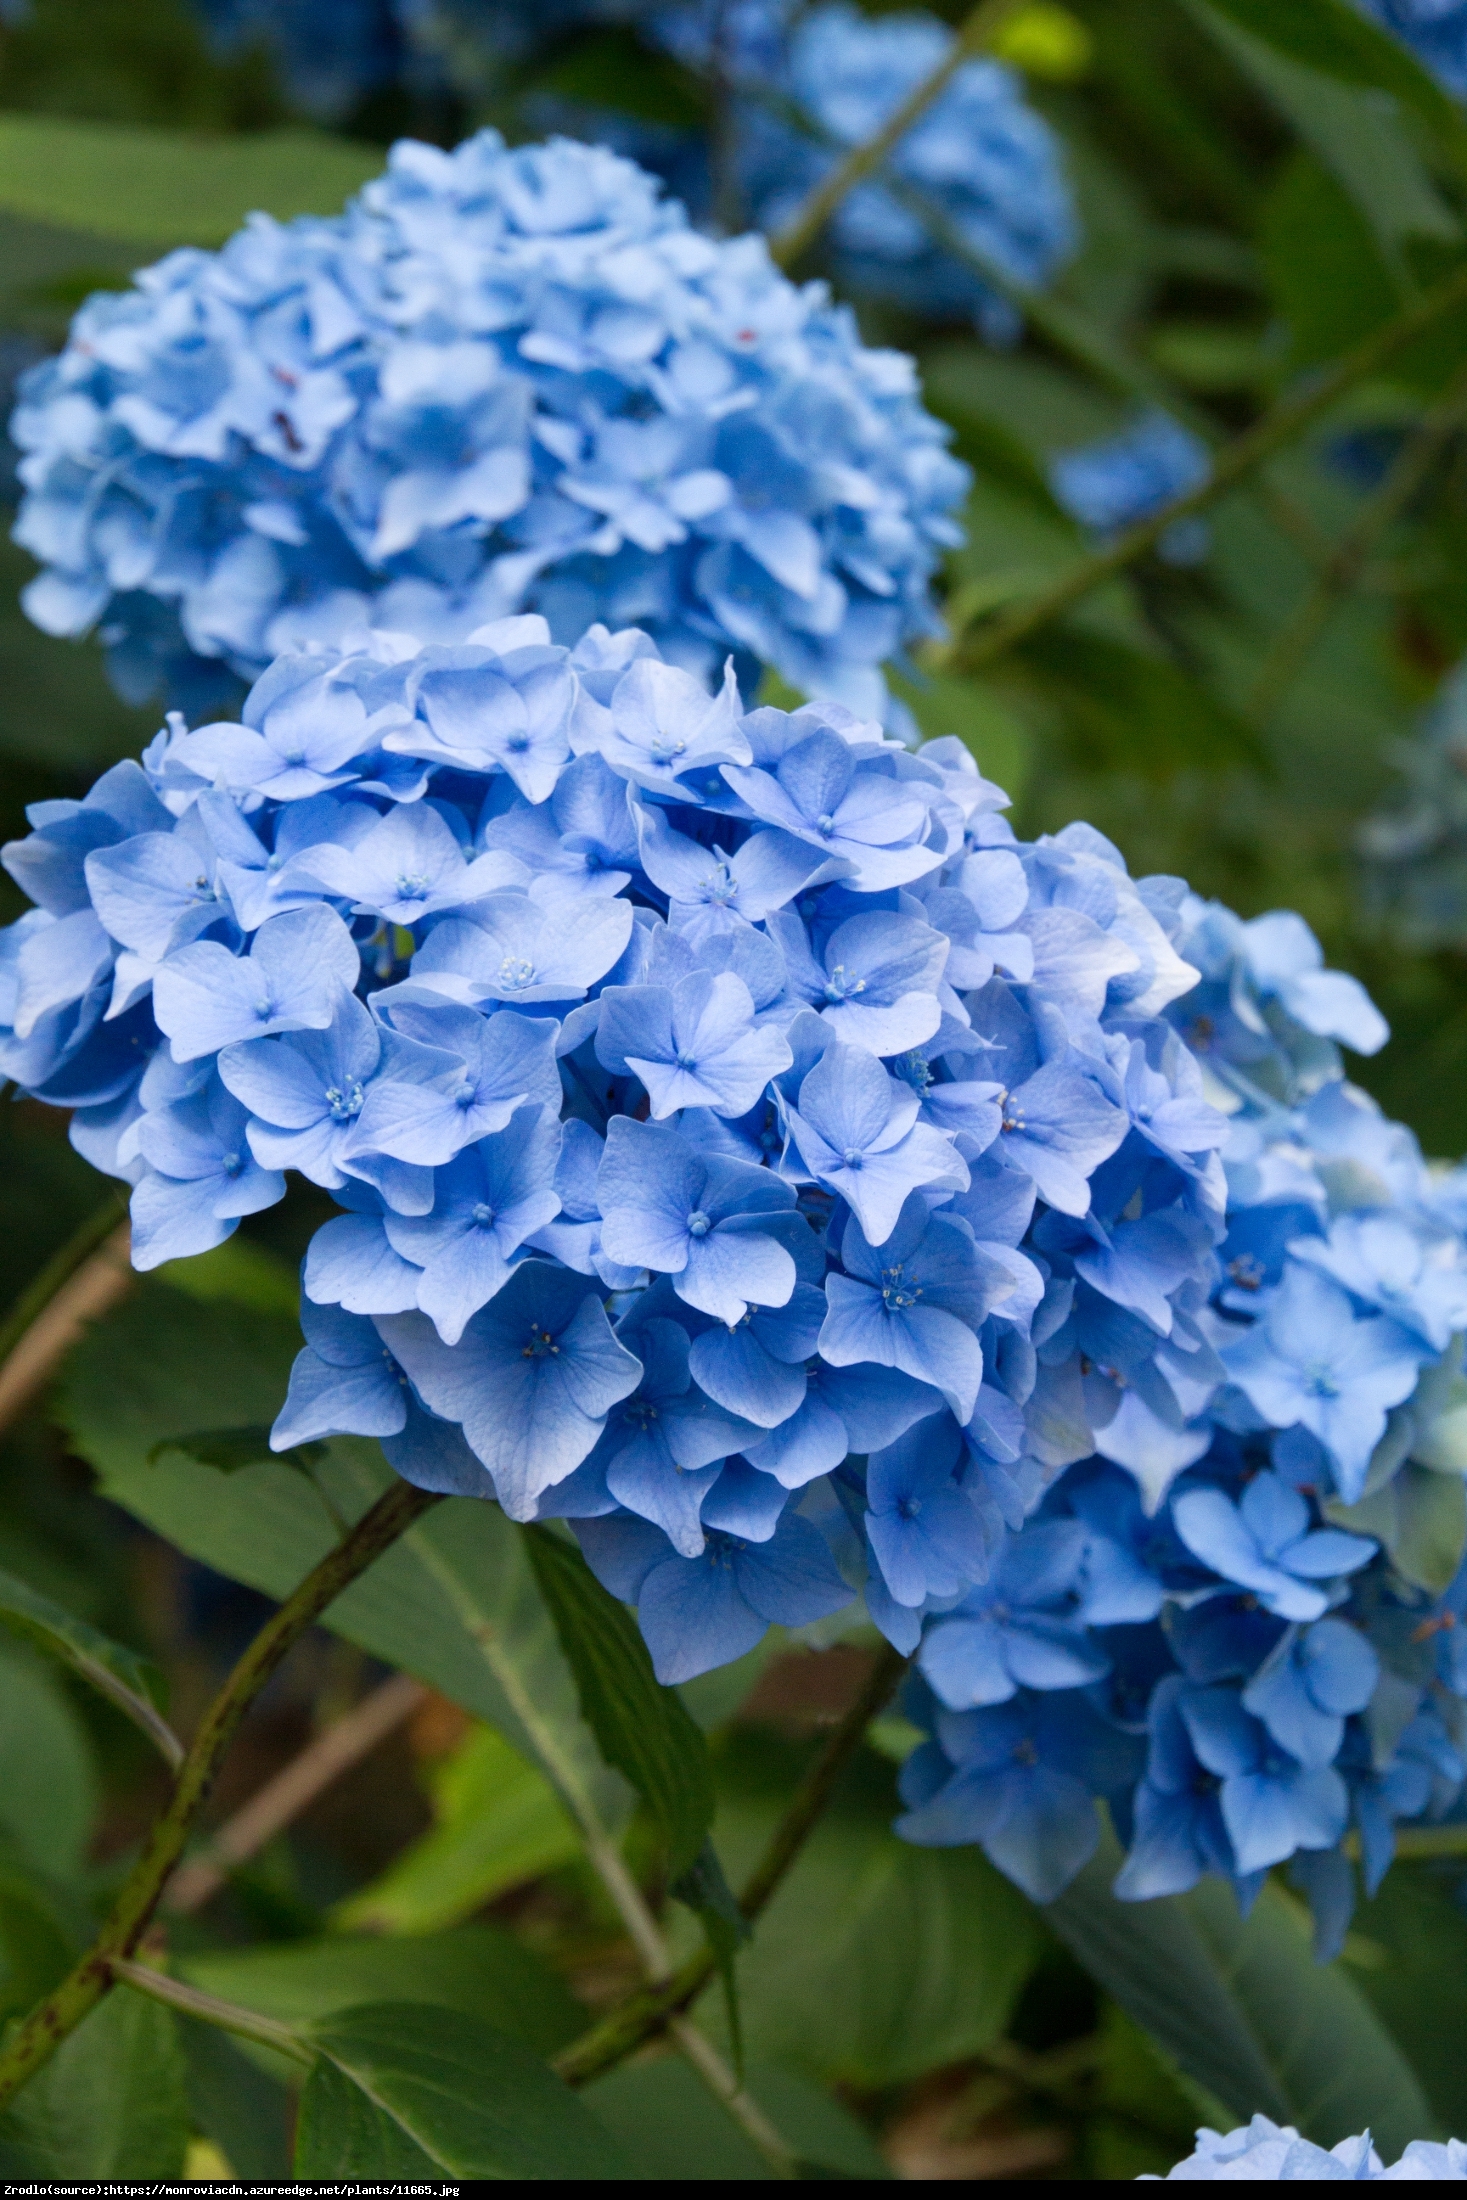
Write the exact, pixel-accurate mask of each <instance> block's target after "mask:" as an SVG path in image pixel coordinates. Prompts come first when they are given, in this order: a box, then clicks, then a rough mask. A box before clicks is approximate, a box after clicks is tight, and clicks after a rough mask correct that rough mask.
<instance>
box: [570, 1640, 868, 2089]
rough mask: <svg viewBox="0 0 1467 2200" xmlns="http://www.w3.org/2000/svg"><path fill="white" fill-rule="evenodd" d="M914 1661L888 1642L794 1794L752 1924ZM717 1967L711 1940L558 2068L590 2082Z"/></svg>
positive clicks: (755, 1895)
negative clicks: (903, 1655)
mask: <svg viewBox="0 0 1467 2200" xmlns="http://www.w3.org/2000/svg"><path fill="white" fill-rule="evenodd" d="M909 1663H910V1660H909V1659H907V1658H904V1657H902V1656H901V1654H900V1652H898V1651H896V1650H893V1649H891V1648H890V1647H889V1646H884V1647H883V1649H882V1652H881V1655H880V1656H879V1657H878V1658H877V1660H876V1662H875V1663H874V1665H873V1666H872V1668H871V1672H870V1674H869V1676H868V1678H867V1681H866V1685H865V1687H864V1688H863V1689H862V1690H861V1693H860V1695H859V1696H858V1697H857V1698H856V1701H855V1702H854V1703H853V1704H852V1705H851V1707H850V1709H849V1710H848V1711H847V1712H846V1714H845V1716H844V1718H842V1720H841V1722H840V1724H839V1725H838V1726H837V1727H836V1728H835V1729H834V1730H833V1732H832V1733H831V1735H830V1738H829V1740H828V1741H827V1742H826V1744H825V1747H824V1748H823V1749H822V1750H821V1752H820V1754H819V1756H818V1757H817V1758H816V1759H815V1762H814V1763H813V1764H812V1765H811V1767H810V1769H809V1771H808V1772H807V1773H806V1774H805V1776H804V1778H803V1779H802V1780H801V1782H800V1784H799V1786H798V1787H797V1788H796V1789H795V1792H794V1794H793V1796H792V1797H791V1798H790V1802H789V1805H788V1808H787V1809H786V1811H785V1814H784V1816H783V1817H782V1818H781V1819H780V1822H779V1824H778V1825H777V1826H776V1827H775V1829H774V1833H773V1835H772V1836H771V1838H770V1842H769V1846H768V1847H767V1848H766V1849H765V1851H764V1854H763V1855H762V1856H761V1857H760V1859H759V1862H758V1863H757V1864H756V1865H755V1867H754V1870H753V1872H752V1874H751V1875H750V1877H749V1879H748V1881H747V1882H746V1884H745V1886H744V1889H743V1892H742V1893H741V1894H740V1896H739V1908H740V1910H741V1911H742V1912H743V1914H744V1916H745V1918H746V1919H747V1920H748V1922H749V1923H750V1924H751V1925H752V1924H753V1922H754V1920H755V1919H756V1918H757V1917H758V1916H759V1915H760V1913H761V1912H762V1911H763V1910H764V1909H766V1908H767V1906H768V1904H769V1902H770V1900H771V1898H772V1897H773V1895H774V1894H775V1893H776V1891H777V1890H778V1888H779V1886H780V1883H781V1881H782V1880H783V1879H784V1877H785V1874H786V1873H787V1872H788V1871H789V1869H790V1866H791V1865H792V1864H793V1863H794V1861H795V1859H796V1857H797V1856H798V1855H799V1853H800V1851H801V1849H802V1848H803V1847H804V1845H805V1843H806V1841H807V1840H808V1839H809V1837H810V1835H811V1833H812V1832H813V1830H814V1828H815V1826H816V1824H817V1822H818V1821H819V1819H820V1817H821V1815H822V1813H823V1812H824V1809H825V1806H826V1804H827V1803H828V1802H829V1801H830V1797H831V1791H832V1789H833V1788H834V1787H835V1784H836V1781H837V1780H838V1779H839V1778H840V1776H841V1774H842V1772H844V1770H845V1768H846V1766H847V1764H848V1763H849V1762H850V1760H851V1758H852V1757H853V1756H854V1754H855V1752H856V1750H857V1749H858V1748H859V1747H860V1743H861V1738H862V1736H863V1735H864V1734H865V1732H866V1729H867V1727H868V1726H869V1725H870V1724H871V1721H872V1720H873V1719H874V1718H875V1717H876V1716H877V1715H878V1713H879V1712H880V1711H882V1710H883V1709H884V1708H885V1706H886V1705H887V1704H888V1703H889V1702H890V1701H891V1698H892V1696H893V1695H894V1694H895V1693H896V1688H897V1684H898V1682H899V1681H900V1680H901V1677H902V1675H903V1674H904V1673H905V1672H906V1670H907V1666H908V1664H909ZM715 1969H716V1963H715V1959H714V1956H713V1954H712V1952H711V1950H710V1949H708V1948H707V1947H706V1946H705V1947H703V1948H700V1949H699V1950H698V1952H697V1954H696V1955H692V1956H689V1958H688V1960H687V1962H686V1963H684V1964H682V1965H681V1966H680V1967H679V1968H678V1969H677V1970H676V1971H674V1972H673V1974H672V1976H671V1978H668V1979H664V1980H662V1981H661V1982H660V1983H658V1984H657V1985H655V1986H650V1987H646V1988H644V1989H643V1990H642V1992H640V1993H637V1994H633V1995H631V1996H630V1997H629V1998H628V1999H627V2000H626V2001H624V2002H623V2003H622V2005H621V2007H620V2008H619V2009H613V2010H612V2012H611V2014H610V2016H608V2017H603V2018H602V2020H601V2022H600V2023H599V2024H595V2025H593V2026H592V2027H591V2029H590V2031H589V2032H584V2033H583V2034H582V2035H581V2037H580V2039H578V2040H575V2041H573V2042H572V2043H571V2045H570V2046H569V2047H568V2048H566V2050H565V2052H564V2053H563V2054H562V2055H559V2056H557V2058H556V2063H555V2067H556V2069H557V2070H558V2071H559V2073H560V2075H561V2077H562V2078H564V2079H565V2081H566V2083H567V2084H568V2085H585V2084H586V2083H587V2082H588V2081H589V2080H590V2079H592V2078H599V2077H601V2076H603V2075H604V2073H605V2072H606V2071H608V2070H612V2069H614V2068H615V2066H616V2065H617V2064H618V2063H619V2062H624V2061H625V2060H626V2058H627V2056H628V2055H631V2054H633V2053H635V2051H636V2049H637V2048H639V2047H641V2046H642V2045H643V2043H644V2042H645V2041H647V2040H649V2039H651V2038H653V2037H654V2035H655V2034H657V2033H658V2032H661V2031H662V2030H664V2029H665V2027H666V2025H667V2024H668V2022H669V2020H670V2019H671V2018H673V2017H676V2016H680V2015H681V2014H682V2012H683V2010H685V2009H686V2008H688V2007H689V2005H690V2004H691V2003H692V2002H693V2001H695V2000H696V1999H697V1997H698V1995H699V1994H700V1993H701V1992H702V1990H703V1988H704V1987H705V1986H706V1985H707V1984H708V1982H709V1980H710V1979H711V1978H712V1976H713V1974H714V1971H715Z"/></svg>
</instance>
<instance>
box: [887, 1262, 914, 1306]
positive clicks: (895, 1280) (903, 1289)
mask: <svg viewBox="0 0 1467 2200" xmlns="http://www.w3.org/2000/svg"><path fill="white" fill-rule="evenodd" d="M881 1296H882V1298H883V1300H884V1301H885V1302H886V1306H887V1310H888V1312H890V1313H893V1314H900V1313H901V1312H902V1310H903V1309H904V1308H905V1307H908V1306H915V1305H916V1303H917V1301H918V1299H920V1298H921V1296H922V1286H921V1284H920V1283H916V1282H914V1281H913V1280H912V1279H911V1278H910V1277H909V1276H908V1275H907V1273H906V1269H905V1266H904V1264H903V1263H902V1262H901V1261H898V1262H897V1265H896V1266H895V1268H883V1269H882V1271H881Z"/></svg>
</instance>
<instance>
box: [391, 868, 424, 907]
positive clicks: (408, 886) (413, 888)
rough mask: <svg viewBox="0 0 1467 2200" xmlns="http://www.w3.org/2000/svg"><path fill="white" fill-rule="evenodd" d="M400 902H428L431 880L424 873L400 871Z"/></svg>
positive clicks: (398, 895) (398, 892) (398, 884)
mask: <svg viewBox="0 0 1467 2200" xmlns="http://www.w3.org/2000/svg"><path fill="white" fill-rule="evenodd" d="M396 886H397V898H398V900H399V901H426V900H427V898H428V887H429V880H428V877H427V874H426V873H425V872H423V871H399V872H398V874H397V879H396Z"/></svg>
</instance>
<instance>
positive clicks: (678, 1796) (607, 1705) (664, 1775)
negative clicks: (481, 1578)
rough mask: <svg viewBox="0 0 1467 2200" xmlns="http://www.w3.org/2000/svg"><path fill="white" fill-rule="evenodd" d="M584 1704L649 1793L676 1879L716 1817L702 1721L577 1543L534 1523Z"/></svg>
mask: <svg viewBox="0 0 1467 2200" xmlns="http://www.w3.org/2000/svg"><path fill="white" fill-rule="evenodd" d="M524 1535H525V1542H526V1546H527V1548H528V1550H529V1554H530V1563H531V1565H532V1566H533V1568H534V1572H535V1579H536V1581H537V1582H538V1584H539V1587H540V1594H541V1595H542V1596H543V1597H544V1599H545V1602H546V1605H547V1606H548V1607H549V1610H550V1615H551V1617H552V1619H553V1620H554V1622H555V1627H556V1632H557V1634H558V1635H559V1637H560V1644H561V1648H562V1649H563V1650H564V1652H565V1655H566V1659H567V1661H568V1663H569V1665H570V1668H571V1671H572V1672H573V1673H574V1675H575V1679H576V1689H577V1692H578V1694H579V1696H580V1703H581V1712H582V1715H583V1716H584V1718H585V1720H586V1722H587V1724H588V1725H589V1726H590V1728H591V1730H592V1732H593V1733H594V1734H595V1736H596V1739H597V1741H598V1742H599V1743H600V1745H601V1753H602V1755H603V1756H604V1757H605V1759H606V1761H607V1763H608V1764H610V1765H614V1766H615V1767H616V1769H617V1771H618V1772H621V1773H624V1774H625V1776H626V1777H627V1779H628V1780H630V1781H631V1783H632V1786H633V1787H634V1788H635V1789H636V1791H637V1793H638V1794H639V1795H640V1796H641V1797H642V1800H643V1801H644V1802H645V1803H646V1805H647V1807H648V1809H649V1810H650V1811H651V1813H652V1815H653V1818H654V1819H655V1820H656V1822H657V1826H658V1830H659V1831H660V1833H661V1834H662V1837H663V1839H664V1840H665V1842H666V1843H667V1849H668V1859H669V1868H670V1871H671V1874H672V1876H673V1878H674V1879H676V1878H678V1877H679V1876H680V1875H681V1874H682V1873H684V1872H685V1871H687V1870H688V1868H689V1866H690V1865H691V1864H692V1863H693V1860H694V1858H695V1857H696V1856H697V1855H698V1852H699V1850H700V1849H701V1848H702V1846H703V1842H704V1838H705V1836H706V1834H707V1832H708V1828H709V1826H710V1825H711V1824H712V1823H713V1775H712V1771H711V1769H710V1766H709V1761H708V1744H707V1742H706V1740H705V1739H704V1736H703V1732H702V1729H701V1728H700V1727H698V1726H696V1725H695V1724H694V1722H693V1721H692V1719H691V1718H689V1716H688V1714H687V1712H686V1711H685V1710H684V1708H683V1705H682V1702H681V1700H680V1698H679V1696H678V1694H677V1692H676V1690H675V1689H672V1688H664V1687H663V1686H662V1684H661V1682H660V1681H659V1680H658V1679H657V1676H656V1675H655V1673H654V1672H653V1670H652V1658H651V1654H650V1652H649V1651H648V1649H647V1645H646V1643H645V1642H644V1641H643V1640H642V1633H641V1629H640V1628H639V1627H638V1626H637V1623H636V1621H635V1619H634V1618H633V1617H632V1615H631V1613H630V1612H629V1611H628V1610H627V1608H626V1606H625V1605H624V1604H621V1603H619V1602H618V1600H617V1599H616V1598H615V1597H614V1596H612V1595H611V1593H610V1592H609V1591H608V1590H606V1589H603V1588H602V1586H601V1584H600V1582H599V1581H598V1580H597V1579H596V1576H595V1575H594V1574H593V1573H592V1571H591V1569H590V1567H589V1566H588V1565H587V1564H586V1561H585V1560H584V1559H583V1558H582V1556H581V1554H580V1552H579V1551H578V1550H577V1549H576V1547H575V1545H574V1544H573V1543H569V1542H567V1541H565V1540H564V1539H563V1538H561V1537H560V1536H558V1535H556V1534H554V1533H553V1532H552V1531H551V1530H550V1529H548V1528H535V1527H530V1528H526V1529H525V1531H524Z"/></svg>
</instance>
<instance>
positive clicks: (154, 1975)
mask: <svg viewBox="0 0 1467 2200" xmlns="http://www.w3.org/2000/svg"><path fill="white" fill-rule="evenodd" d="M108 1968H109V1969H110V1970H111V1972H112V1975H113V1978H114V1979H115V1980H116V1981H117V1983H118V1984H119V1985H122V1986H135V1987H136V1988H137V1990H138V1992H139V1993H140V1994H151V1996H152V1998H153V2000H154V2001H161V2002H162V2003H164V2005H165V2006H166V2007H167V2008H169V2009H177V2010H178V2011H179V2012H180V2014H181V2015H183V2016H185V2017H196V2018H197V2019H198V2020H199V2022H200V2023H201V2024H213V2025H217V2026H218V2028H219V2030H220V2031H221V2032H234V2033H236V2034H238V2036H239V2038H240V2039H242V2040H255V2041H257V2042H258V2044H259V2045H260V2046H261V2047H273V2048H274V2050H275V2052H276V2054H277V2055H288V2056H289V2057H290V2059H291V2061H292V2062H300V2063H311V2062H314V2061H315V2056H314V2055H313V2054H312V2052H311V2049H310V2048H309V2047H308V2046H307V2044H306V2042H305V2041H304V2040H303V2039H302V2038H301V2035H300V2033H299V2032H297V2031H296V2029H295V2027H294V2025H290V2024H282V2023H281V2022H280V2020H279V2018H278V2017H262V2016H261V2015H260V2013H259V2011H258V2010H256V2009H241V2008H240V2007H239V2005H238V2004H237V2003H236V2002H232V2001H221V2000H220V1998H219V1996H218V1995H217V1994H205V1993H202V1992H201V1991H200V1990H199V1988H198V1987H197V1986H185V1985H184V1983H183V1981H182V1980H181V1979H176V1978H169V1976H168V1974H167V1973H166V1972H165V1971H155V1970H154V1969H153V1968H152V1966H151V1965H150V1964H146V1963H129V1962H128V1961H127V1959H126V1957H124V1956H114V1957H113V1958H112V1961H111V1963H110V1965H109V1966H108Z"/></svg>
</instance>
